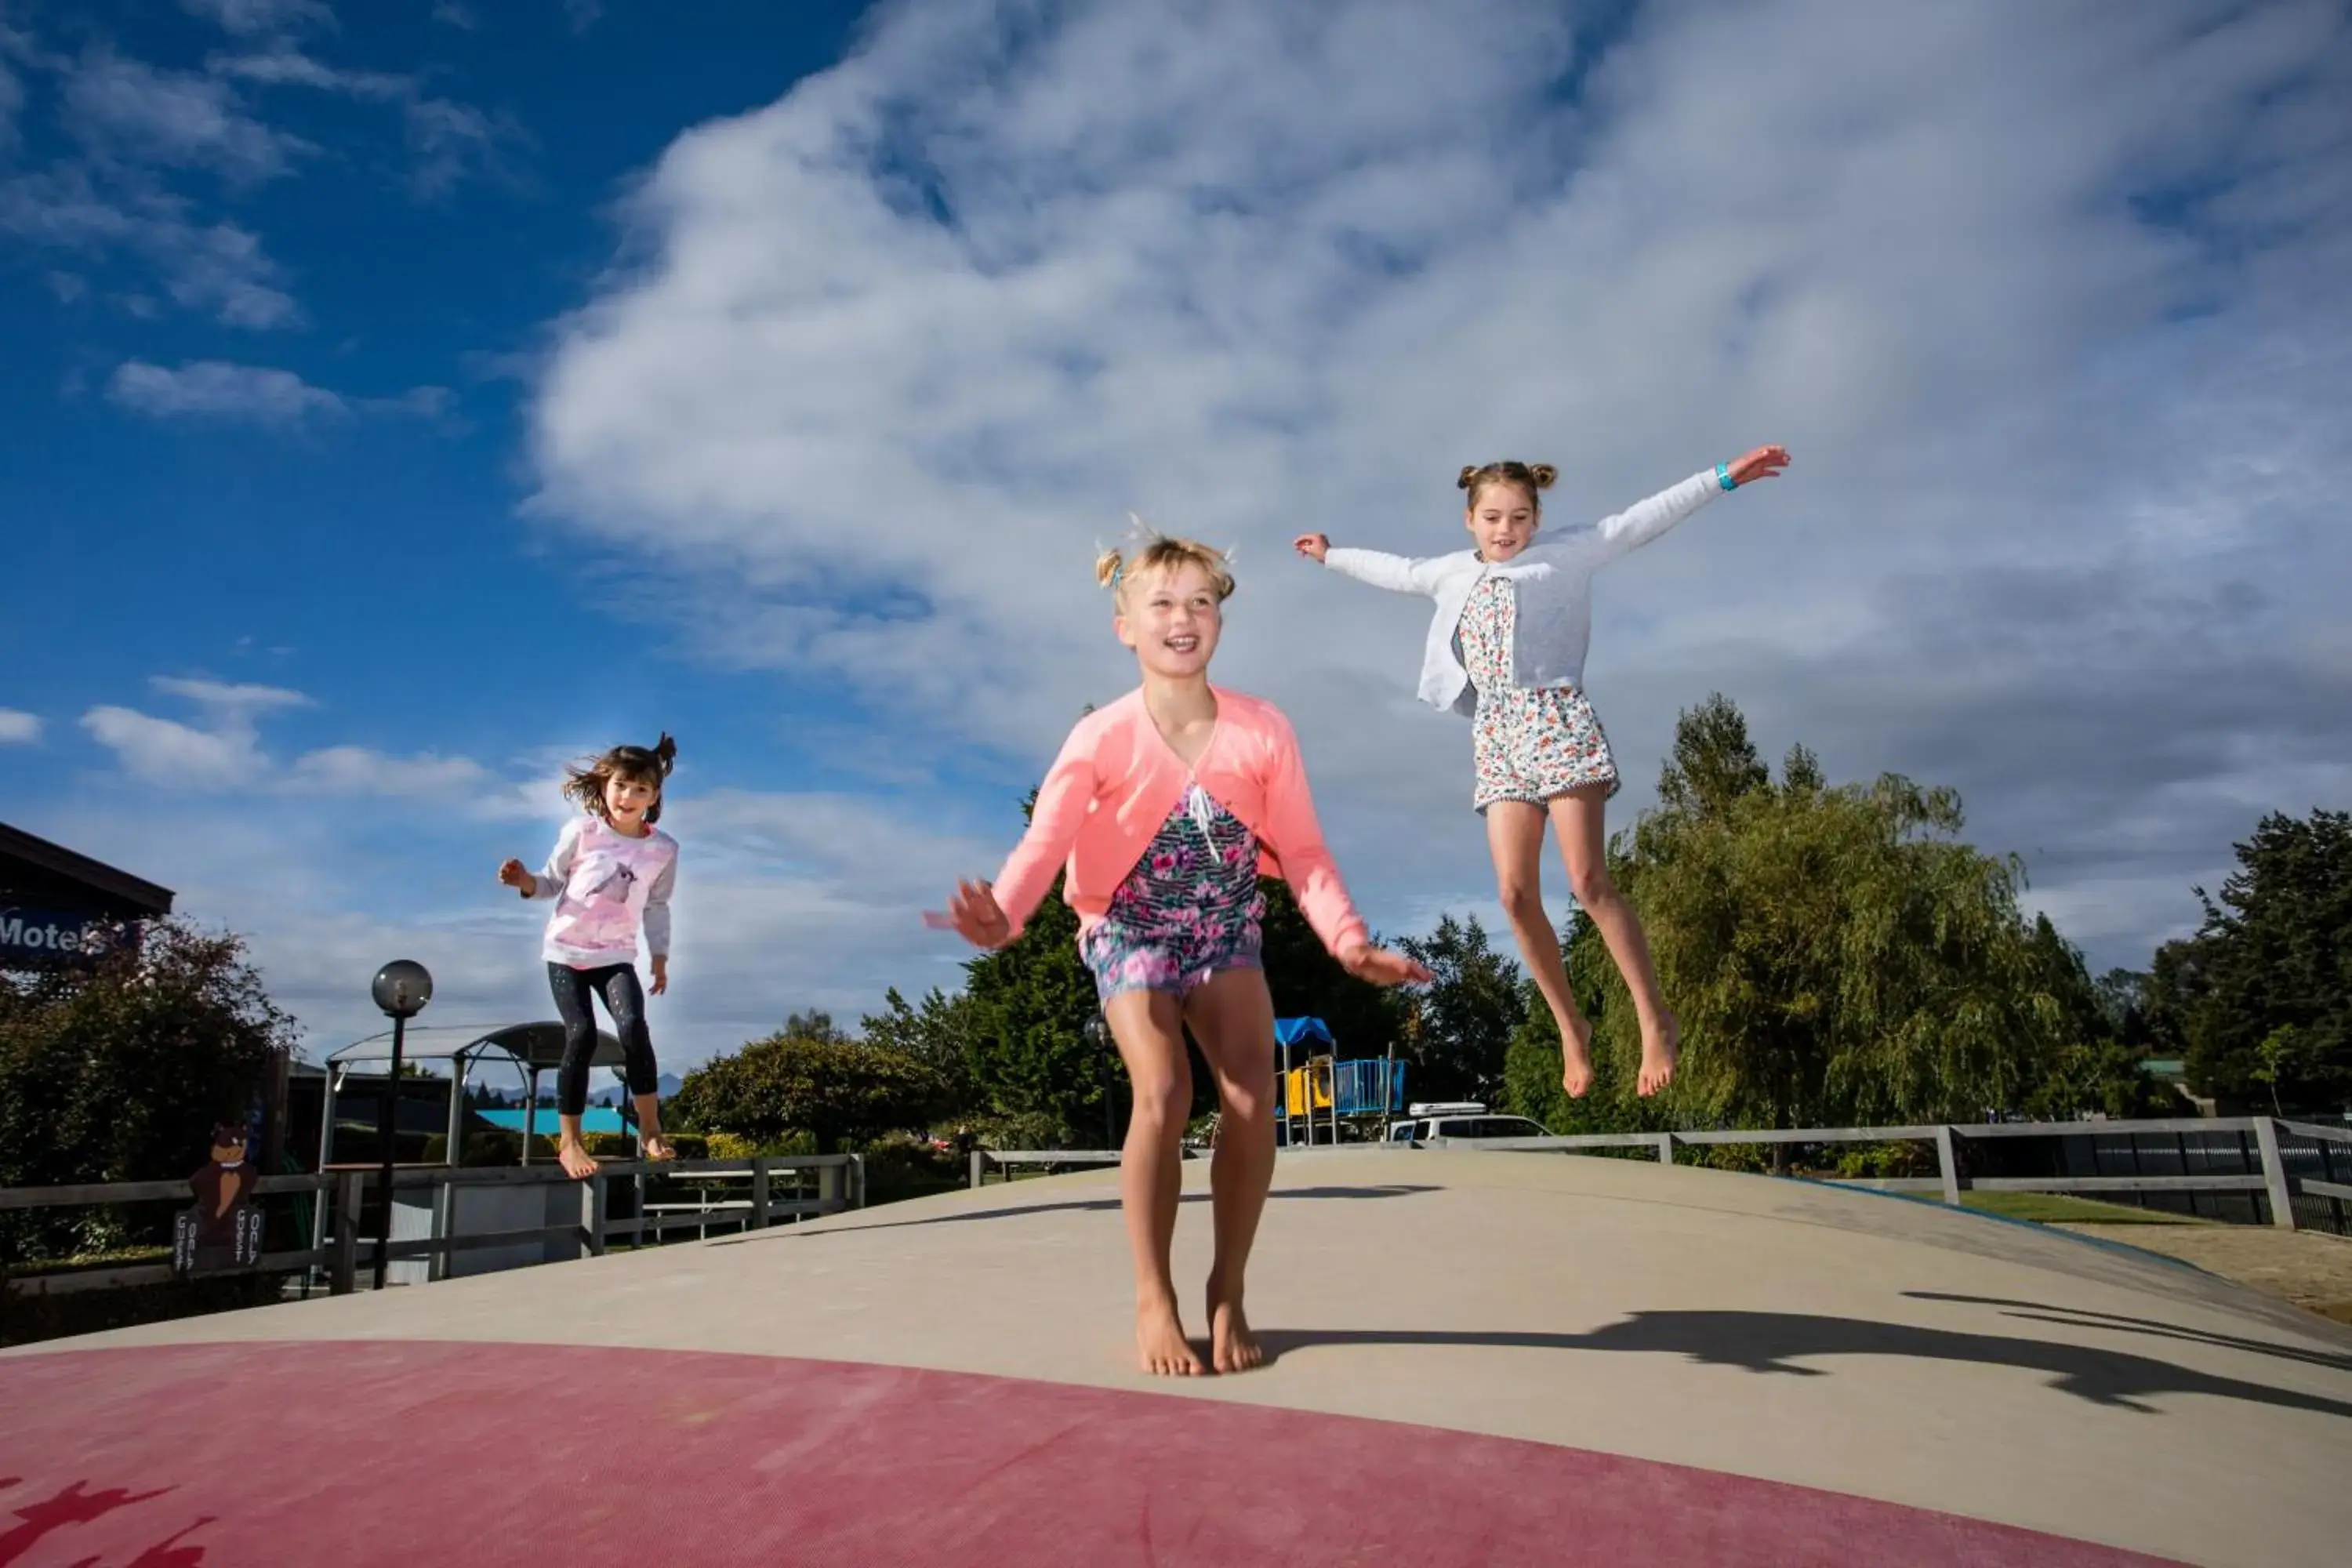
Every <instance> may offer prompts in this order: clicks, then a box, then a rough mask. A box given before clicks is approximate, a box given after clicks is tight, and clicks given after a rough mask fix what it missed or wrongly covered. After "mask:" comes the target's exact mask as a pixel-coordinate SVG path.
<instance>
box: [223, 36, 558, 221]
mask: <svg viewBox="0 0 2352 1568" xmlns="http://www.w3.org/2000/svg"><path fill="white" fill-rule="evenodd" d="M212 68H213V70H214V71H215V72H216V73H218V74H220V75H222V76H229V77H236V78H239V79H243V80H247V81H250V82H254V83H256V84H257V85H260V86H266V87H299V88H309V89H313V90H316V91H320V92H332V93H340V94H342V95H344V96H347V97H351V98H355V99H359V100H365V101H369V102H375V103H388V104H396V105H398V106H399V108H400V110H401V117H402V124H403V129H404V134H405V137H406V140H407V143H408V150H409V153H410V156H411V159H412V160H413V162H412V163H411V167H410V170H409V188H410V190H411V191H412V192H413V193H414V194H415V195H417V196H418V197H419V198H422V199H428V200H429V199H433V198H436V197H439V196H443V195H447V194H448V192H449V191H450V190H451V189H452V188H453V187H454V186H456V185H457V184H458V183H459V182H461V181H463V180H465V179H467V178H472V177H481V178H487V179H491V180H497V181H501V182H505V183H509V184H511V183H513V182H514V181H516V180H517V179H518V178H519V177H520V176H519V174H518V173H517V169H516V164H515V163H514V154H515V153H517V151H518V150H519V149H520V148H521V147H522V146H523V145H524V144H526V143H527V142H529V140H530V139H529V137H528V136H526V135H525V134H524V132H523V131H522V128H521V126H520V125H519V124H518V123H517V122H516V121H514V120H513V119H512V118H511V117H510V116H508V115H504V114H492V113H489V112H488V111H485V110H480V109H477V108H475V107H473V106H472V105H470V104H464V103H458V102H456V101H454V100H450V99H446V98H435V97H432V96H430V95H428V94H427V93H426V92H425V89H424V86H423V84H422V83H421V82H419V81H418V80H417V79H416V78H415V77H413V76H402V75H396V74H393V73H389V72H383V71H362V70H347V69H344V68H341V67H339V66H331V65H328V64H327V63H325V62H324V61H321V60H318V59H315V58H311V57H310V56H309V55H305V54H303V53H302V52H301V51H300V50H299V49H296V48H293V47H290V46H288V45H285V44H282V43H281V44H279V45H278V46H276V47H273V48H271V49H268V50H267V51H264V52H261V53H256V54H247V55H234V56H221V57H216V58H215V59H214V60H213V62H212Z"/></svg>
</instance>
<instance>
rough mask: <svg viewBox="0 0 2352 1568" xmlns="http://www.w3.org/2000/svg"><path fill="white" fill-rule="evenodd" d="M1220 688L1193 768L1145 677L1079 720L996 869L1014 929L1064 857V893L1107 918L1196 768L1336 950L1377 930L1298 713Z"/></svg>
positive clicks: (1082, 911)
mask: <svg viewBox="0 0 2352 1568" xmlns="http://www.w3.org/2000/svg"><path fill="white" fill-rule="evenodd" d="M1211 690H1212V691H1213V693H1214V695H1215V697H1216V700H1217V725H1216V728H1215V730H1213V731H1211V733H1210V736H1209V744H1208V749H1207V750H1206V751H1204V752H1202V753H1201V760H1200V761H1199V762H1198V763H1195V764H1194V765H1193V766H1192V767H1191V768H1187V767H1185V765H1184V762H1183V759H1182V758H1181V757H1179V756H1178V755H1177V754H1176V753H1175V752H1174V751H1173V750H1171V748H1170V747H1169V744H1168V742H1167V741H1166V740H1165V739H1163V738H1162V737H1161V735H1160V729H1159V726H1158V725H1156V724H1154V723H1153V722H1152V721H1151V715H1150V713H1149V712H1148V711H1146V710H1145V709H1144V706H1143V692H1142V690H1141V689H1136V690H1134V691H1130V692H1129V693H1128V694H1127V695H1126V696H1124V697H1122V698H1120V699H1119V700H1118V701H1116V702H1113V703H1111V704H1110V705H1108V707H1104V708H1098V709H1097V710H1095V711H1094V712H1092V713H1089V714H1087V716H1086V717H1085V718H1083V719H1081V720H1079V721H1078V725H1077V728H1076V729H1075V730H1072V731H1070V738H1069V739H1068V740H1067V741H1065V742H1063V743H1062V753H1061V755H1060V756H1057V757H1055V759H1054V765H1053V768H1052V769H1051V770H1050V771H1049V772H1047V773H1046V774H1045V785H1044V787H1043V788H1041V789H1040V790H1039V791H1038V792H1037V805H1036V806H1035V808H1034V810H1033V811H1032V812H1031V814H1030V817H1029V831H1028V832H1026V833H1025V834H1024V835H1022V837H1021V842H1020V844H1019V846H1017V847H1015V848H1014V849H1013V854H1012V856H1011V857H1010V858H1008V859H1006V861H1005V862H1004V869H1003V871H1001V872H999V873H998V875H997V879H996V885H995V887H996V901H997V904H998V905H999V906H1000V907H1001V908H1002V909H1003V910H1004V913H1005V917H1006V918H1007V919H1009V920H1010V921H1012V922H1013V935H1014V936H1018V935H1020V934H1021V928H1022V927H1023V926H1024V925H1025V924H1027V923H1028V920H1029V917H1030V915H1031V914H1033V913H1034V912H1035V910H1036V908H1037V905H1038V903H1039V901H1040V900H1043V899H1044V898H1045V893H1046V890H1047V889H1050V888H1051V887H1052V886H1053V883H1054V873H1055V871H1057V870H1060V869H1061V868H1062V864H1063V861H1064V859H1065V858H1067V861H1068V868H1069V879H1068V880H1067V881H1066V882H1064V883H1063V884H1062V897H1063V898H1064V899H1065V900H1066V901H1067V902H1068V904H1069V906H1070V907H1071V908H1072V909H1074V910H1077V911H1078V923H1079V927H1080V929H1081V930H1086V929H1089V928H1091V927H1093V926H1094V925H1095V924H1097V922H1099V921H1101V920H1102V918H1103V915H1104V913H1105V911H1107V910H1108V909H1109V908H1110V898H1111V895H1112V894H1113V893H1115V892H1117V891H1118V885H1119V884H1120V883H1121V882H1123V881H1125V880H1126V879H1127V874H1128V873H1129V871H1131V870H1133V869H1134V868H1135V865H1136V862H1137V861H1139V860H1140V859H1142V858H1143V851H1144V847H1146V846H1147V845H1149V844H1150V842H1151V839H1152V837H1153V835H1155V834H1157V833H1158V832H1159V831H1160V825H1161V824H1162V823H1164V822H1166V821H1167V820H1168V816H1169V814H1170V813H1171V812H1172V811H1174V810H1175V809H1176V807H1177V805H1179V804H1180V803H1181V801H1182V800H1183V798H1184V795H1185V792H1186V790H1187V789H1189V788H1190V787H1191V785H1192V783H1193V781H1194V780H1195V779H1197V780H1198V781H1199V782H1200V784H1201V787H1202V789H1204V790H1206V791H1208V793H1209V795H1210V797H1211V798H1212V799H1213V800H1215V801H1216V803H1217V804H1218V805H1222V806H1223V807H1224V808H1225V809H1226V810H1227V811H1230V812H1232V813H1233V814H1234V816H1236V817H1238V818H1240V819H1241V821H1242V823H1243V824H1244V826H1247V827H1248V828H1249V830H1250V831H1251V832H1252V833H1254V834H1255V835H1256V836H1257V841H1258V844H1259V847H1260V852H1259V858H1258V867H1259V869H1260V870H1261V871H1264V872H1266V873H1269V874H1276V875H1279V876H1281V877H1282V878H1283V879H1285V880H1286V881H1287V882H1289V884H1290V887H1291V890H1292V891H1293V892H1294V893H1296V894H1297V896H1298V907H1299V909H1300V910H1301V911H1302V912H1304V913H1305V914H1306V916H1307V923H1308V924H1310V925H1312V926H1313V927H1314V928H1315V934H1316V935H1318V936H1319V937H1321V938H1322V939H1323V945H1324V946H1325V947H1327V948H1329V949H1330V950H1331V951H1332V952H1334V953H1337V952H1339V951H1340V950H1341V949H1342V948H1344V947H1346V946H1348V945H1349V944H1350V943H1353V942H1363V941H1366V940H1368V939H1367V937H1366V933H1365V927H1364V922H1363V921H1362V919H1361V918H1360V917H1359V916H1358V915H1357V913H1356V906H1355V905H1354V903H1352V902H1351V901H1350V900H1349V898H1348V889H1347V884H1345V883H1344V882H1342V881H1340V880H1339V868H1338V867H1337V866H1334V865H1333V864H1332V863H1331V852H1330V851H1329V850H1328V849H1327V848H1325V847H1324V846H1323V829H1322V828H1321V826H1318V824H1317V822H1316V820H1315V801H1314V797H1313V796H1312V795H1309V794H1308V793H1307V768H1306V765H1305V764H1304V763H1301V762H1300V761H1299V758H1298V738H1297V736H1296V735H1294V734H1293V733H1292V732H1291V729H1290V721H1289V720H1287V719H1286V718H1284V717H1283V716H1282V710H1280V709H1278V708H1276V706H1275V705H1274V704H1273V703H1271V702H1268V701H1265V700H1263V699H1261V698H1256V697H1249V696H1244V694H1242V693H1241V692H1238V691H1227V690H1225V689H1223V688H1222V687H1212V688H1211Z"/></svg>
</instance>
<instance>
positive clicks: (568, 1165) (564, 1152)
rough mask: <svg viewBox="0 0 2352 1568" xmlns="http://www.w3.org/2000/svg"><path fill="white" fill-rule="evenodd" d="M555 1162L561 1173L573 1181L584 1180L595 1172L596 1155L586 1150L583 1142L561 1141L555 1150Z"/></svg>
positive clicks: (586, 1147) (586, 1146)
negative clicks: (560, 1167)
mask: <svg viewBox="0 0 2352 1568" xmlns="http://www.w3.org/2000/svg"><path fill="white" fill-rule="evenodd" d="M555 1159H556V1163H558V1164H560V1165H562V1167H563V1173H564V1174H565V1175H567V1176H570V1177H571V1178H572V1180H573V1181H585V1180H586V1179H587V1178H588V1177H590V1176H593V1175H594V1174H595V1173H596V1169H597V1166H596V1156H595V1155H593V1154H591V1153H590V1152H588V1145H586V1144H585V1143H563V1144H560V1145H558V1146H557V1148H556V1151H555Z"/></svg>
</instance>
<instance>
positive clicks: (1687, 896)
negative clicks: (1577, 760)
mask: <svg viewBox="0 0 2352 1568" xmlns="http://www.w3.org/2000/svg"><path fill="white" fill-rule="evenodd" d="M1659 796H1660V799H1661V801H1662V802H1663V803H1664V804H1662V805H1661V806H1660V807H1659V809H1657V810H1656V811H1654V812H1653V813H1650V814H1649V815H1647V816H1644V817H1643V819H1642V820H1641V822H1639V823H1638V824H1637V825H1636V826H1635V827H1634V828H1633V832H1632V833H1631V834H1630V835H1624V834H1621V835H1619V836H1618V837H1617V839H1616V840H1615V841H1614V842H1613V843H1612V846H1611V850H1610V855H1611V867H1612V872H1613V873H1614V875H1615V876H1616V879H1617V881H1618V883H1619V885H1620V886H1621V887H1622V888H1623V889H1625V890H1626V893H1627V896H1628V897H1629V898H1631V899H1632V900H1633V903H1634V905H1635V907H1636V908H1637V909H1639V910H1640V911H1641V914H1642V918H1643V923H1644V925H1645V926H1646V927H1647V929H1648V932H1649V937H1650V944H1651V948H1652V952H1653V953H1654V957H1655V960H1656V962H1657V965H1658V971H1659V978H1660V982H1661V984H1662V985H1663V987H1664V991H1665V994H1666V996H1667V998H1668V1001H1669V1004H1670V1005H1673V1006H1674V1007H1675V1010H1676V1013H1677V1015H1678V1016H1679V1017H1680V1019H1681V1022H1682V1026H1683V1040H1684V1058H1683V1066H1682V1068H1681V1070H1680V1072H1679V1073H1678V1074H1677V1076H1676V1079H1675V1086H1674V1088H1673V1089H1672V1090H1671V1091H1669V1095H1668V1096H1667V1097H1664V1098H1665V1101H1666V1103H1665V1104H1664V1105H1661V1106H1659V1107H1657V1108H1655V1110H1656V1111H1666V1112H1670V1113H1672V1114H1676V1115H1679V1116H1680V1117H1682V1118H1685V1119H1686V1120H1687V1121H1696V1122H1699V1123H1715V1124H1719V1125H1727V1126H1759V1125H1760V1126H1769V1127H1791V1126H1802V1125H1822V1124H1838V1123H1853V1122H1871V1121H1932V1120H1942V1119H1947V1118H1962V1119H1966V1118H1972V1117H1974V1116H1975V1115H1977V1114H1979V1113H1980V1112H1981V1110H1983V1109H1984V1108H1985V1107H1988V1106H1993V1107H2008V1106H2016V1105H2019V1104H2021V1103H2022V1102H2023V1100H2025V1098H2026V1097H2027V1096H2028V1095H2029V1094H2030V1093H2031V1092H2032V1090H2033V1089H2034V1088H2035V1087H2036V1086H2038V1085H2039V1084H2040V1083H2041V1082H2042V1079H2043V1078H2044V1077H2045V1076H2046V1072H2047V1069H2048V1068H2049V1065H2050V1064H2051V1062H2052V1060H2053V1055H2054V1052H2055V1049H2056V1047H2057V1046H2058V1044H2059V1043H2060V1041H2061V1040H2062V1038H2063V1035H2064V1029H2065V1019H2064V1016H2063V1014H2064V1008H2063V1004H2062V1000H2061V998H2060V997H2059V996H2057V995H2055V994H2053V990H2052V984H2053V978H2052V971H2051V967H2050V965H2051V957H2050V954H2049V953H2048V952H2045V951H2043V949H2042V948H2041V947H2039V946H2037V941H2038V939H2037V936H2036V928H2035V927H2034V926H2033V924H2032V922H2029V921H2026V920H2025V919H2024V918H2023V917H2022V915H2021V913H2020V911H2019V910H2018V907H2017V889H2018V886H2019V883H2020V879H2021V873H2020V871H2019V869H2018V868H2017V866H2016V865H2015V863H2014V862H2013V861H2011V860H2003V859H1998V858H1993V857H1990V856H1988V855H1984V854H1981V853H1979V852H1978V851H1977V850H1976V849H1974V848H1972V847H1969V845H1967V844H1966V843H1963V842H1961V841H1960V839H1959V837H1958V834H1959V830H1960V828H1961V826H1962V821H1963V818H1962V816H1961V811H1960V803H1959V800H1958V796H1957V795H1954V794H1953V793H1952V792H1951V791H1949V790H1945V789H1925V788H1922V787H1920V786H1918V785H1916V784H1913V783H1911V782H1910V781H1909V780H1907V779H1904V778H1902V777H1899V776H1897V775H1894V774H1886V775H1882V776H1881V777H1880V778H1879V779H1878V780H1877V781H1876V782H1875V783H1874V784H1866V785H1844V786H1841V787H1836V788H1832V787H1830V786H1829V785H1828V784H1825V783H1824V782H1823V781H1822V776H1821V773H1820V768H1819V764H1818V763H1817V762H1816V761H1815V760H1814V759H1813V757H1812V755H1811V753H1810V752H1806V751H1804V750H1803V749H1802V748H1798V749H1796V750H1794V751H1792V752H1790V756H1789V760H1788V763H1787V765H1786V766H1785V767H1784V769H1783V776H1782V779H1781V782H1780V784H1778V785H1775V784H1772V782H1771V780H1770V776H1769V771H1766V770H1763V769H1762V768H1761V764H1760V763H1757V762H1756V760H1755V751H1754V748H1753V746H1752V745H1751V744H1750V743H1749V742H1748V733H1747V726H1746V723H1745V721H1743V720H1741V719H1740V718H1739V716H1738V710H1737V709H1736V708H1734V707H1733V706H1732V705H1731V704H1730V703H1728V702H1727V701H1726V700H1723V699H1721V698H1720V697H1717V698H1712V699H1710V700H1708V701H1707V702H1706V703H1705V704H1703V705H1702V706H1701V707H1699V708H1698V709H1696V710H1691V711H1687V712H1685V714H1684V715H1683V717H1682V721H1681V723H1680V725H1679V726H1678V728H1677V732H1676V736H1675V750H1674V754H1673V758H1672V760H1671V761H1669V762H1668V763H1667V764H1666V767H1665V769H1664V774H1663V776H1662V777H1661V779H1660V784H1659ZM2053 934H2054V933H2053ZM1587 944H1588V948H1589V947H1590V946H1591V945H1595V944H1592V943H1591V939H1589V938H1588V939H1587ZM2077 967H2078V968H2079V964H2078V965H2077ZM1613 969H1614V966H1613V965H1612V966H1611V968H1610V972H1609V973H1604V974H1602V975H1601V985H1602V989H1603V992H1604V994H1605V998H1606V1001H1605V1005H1603V1006H1601V1008H1600V1009H1599V1012H1598V1017H1597V1019H1596V1036H1597V1040H1596V1045H1597V1049H1596V1058H1597V1059H1600V1060H1612V1061H1613V1065H1614V1069H1615V1070H1614V1071H1613V1073H1612V1083H1613V1084H1614V1085H1615V1089H1614V1092H1615V1094H1616V1095H1617V1096H1618V1097H1619V1100H1620V1106H1621V1108H1622V1110H1624V1111H1626V1112H1630V1113H1631V1114H1630V1115H1629V1116H1628V1118H1627V1119H1628V1120H1636V1121H1637V1120H1639V1119H1640V1118H1641V1117H1643V1115H1645V1114H1652V1113H1654V1112H1653V1111H1650V1110H1644V1109H1643V1108H1642V1107H1639V1106H1638V1105H1633V1104H1626V1103H1625V1102H1624V1100H1623V1099H1622V1097H1623V1096H1625V1095H1626V1094H1628V1093H1629V1092H1630V1089H1631V1085H1632V1082H1633V1077H1634V1068H1635V1067H1636V1065H1637V1064H1638V1061H1639V1054H1640V1034H1639V1030H1638V1028H1637V1026H1636V1023H1635V1019H1634V1016H1633V1008H1632V1006H1631V1004H1630V1000H1629V999H1627V998H1625V997H1624V995H1623V992H1622V981H1620V980H1619V979H1618V978H1617V976H1616V975H1615V973H1613ZM1600 1092H1601V1090H1600V1089H1596V1090H1595V1093H1596V1095H1597V1094H1599V1093H1600ZM1588 1098H1591V1097H1588Z"/></svg>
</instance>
